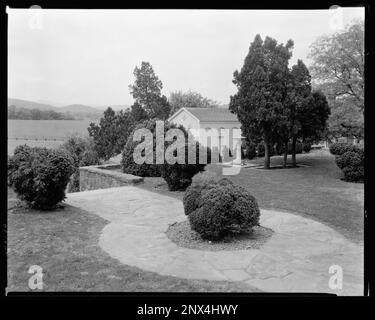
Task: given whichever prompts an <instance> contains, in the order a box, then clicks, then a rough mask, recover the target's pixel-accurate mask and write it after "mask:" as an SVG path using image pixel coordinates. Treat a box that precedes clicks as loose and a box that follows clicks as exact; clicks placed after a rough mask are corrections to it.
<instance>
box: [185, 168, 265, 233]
mask: <svg viewBox="0 0 375 320" xmlns="http://www.w3.org/2000/svg"><path fill="white" fill-rule="evenodd" d="M183 204H184V210H185V214H186V215H187V216H188V219H189V222H190V225H191V228H192V229H193V230H195V231H196V232H198V233H199V234H200V235H201V237H202V238H204V239H209V240H219V239H222V238H223V237H225V236H228V235H233V234H239V233H243V232H249V231H251V229H252V227H254V226H256V225H259V216H260V211H259V207H258V203H257V201H256V199H255V198H254V197H253V196H252V195H251V194H250V193H249V192H248V191H247V190H246V189H244V188H242V187H240V186H237V185H235V184H233V183H232V182H231V181H230V180H228V179H226V178H222V179H220V180H218V179H216V178H214V177H210V176H208V177H206V176H205V175H202V176H200V177H199V179H194V181H193V183H192V185H191V186H190V187H189V188H188V189H187V190H186V192H185V195H184V199H183Z"/></svg>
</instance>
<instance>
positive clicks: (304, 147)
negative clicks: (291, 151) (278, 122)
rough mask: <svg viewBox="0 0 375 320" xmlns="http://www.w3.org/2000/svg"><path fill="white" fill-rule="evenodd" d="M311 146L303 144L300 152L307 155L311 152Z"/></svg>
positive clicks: (306, 143)
mask: <svg viewBox="0 0 375 320" xmlns="http://www.w3.org/2000/svg"><path fill="white" fill-rule="evenodd" d="M311 146H312V144H311V143H310V142H304V143H303V145H302V150H303V152H305V153H309V152H310V151H311Z"/></svg>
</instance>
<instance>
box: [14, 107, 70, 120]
mask: <svg viewBox="0 0 375 320" xmlns="http://www.w3.org/2000/svg"><path fill="white" fill-rule="evenodd" d="M8 119H10V120H75V118H74V117H73V116H72V115H70V114H66V113H62V112H56V111H53V110H39V109H26V108H18V107H16V106H14V105H11V106H9V107H8Z"/></svg>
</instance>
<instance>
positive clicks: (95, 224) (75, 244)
mask: <svg viewBox="0 0 375 320" xmlns="http://www.w3.org/2000/svg"><path fill="white" fill-rule="evenodd" d="M106 224H107V221H106V220H104V219H102V218H100V217H98V216H95V215H93V214H90V213H88V212H85V211H82V210H79V209H77V208H74V207H71V206H67V205H65V206H63V207H62V208H60V209H58V210H57V211H54V212H51V211H50V212H49V211H46V212H42V211H38V210H32V209H28V208H27V207H25V206H23V205H20V202H19V201H18V200H17V199H16V198H15V194H14V192H13V191H12V190H11V189H8V241H7V247H8V255H7V256H8V286H7V292H12V291H31V290H30V289H29V287H28V281H29V278H30V276H31V274H28V270H29V268H30V266H32V265H39V266H40V267H42V268H43V274H44V275H43V285H44V286H43V289H42V290H43V291H99V292H109V291H112V292H145V291H154V292H254V291H258V290H257V289H255V288H253V287H250V286H247V285H245V284H243V283H237V282H225V281H201V280H185V279H179V278H176V277H169V276H161V275H158V274H157V273H153V272H146V271H143V270H140V269H138V268H136V267H132V266H127V265H123V264H121V263H120V262H119V261H117V260H115V259H113V258H111V257H110V256H109V255H108V254H106V253H105V252H104V251H103V250H101V249H100V248H99V247H98V238H99V235H100V232H101V230H102V229H103V227H104V226H105V225H106Z"/></svg>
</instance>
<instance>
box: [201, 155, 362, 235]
mask: <svg viewBox="0 0 375 320" xmlns="http://www.w3.org/2000/svg"><path fill="white" fill-rule="evenodd" d="M251 162H252V163H258V164H262V163H263V159H256V160H253V161H251ZM298 163H300V164H304V165H307V167H298V168H286V169H273V170H264V169H255V168H243V169H241V172H240V174H239V175H235V176H226V177H227V178H229V179H231V180H232V181H233V182H235V183H237V184H239V185H241V186H243V187H245V188H246V189H247V190H249V191H250V192H251V193H252V194H253V195H254V196H255V197H256V199H257V200H258V203H259V205H260V207H262V208H265V209H279V210H280V209H281V210H286V211H290V212H294V213H297V214H300V215H303V216H306V217H309V218H312V219H315V220H317V221H320V222H323V223H325V224H327V225H329V226H331V227H332V228H334V229H336V230H337V231H339V232H340V233H342V234H343V235H344V236H345V237H347V238H349V239H351V240H353V241H355V242H362V241H363V229H364V225H363V222H364V220H363V216H364V186H363V184H362V183H350V182H345V181H342V180H341V179H342V178H343V174H342V172H341V170H340V169H339V168H338V167H337V166H336V163H335V157H334V156H332V155H331V154H330V153H329V151H328V150H319V151H312V152H311V153H308V154H300V155H297V164H298ZM281 164H282V156H277V157H272V158H271V165H272V166H277V165H281ZM208 170H209V171H214V172H216V173H217V174H219V175H221V170H222V168H221V167H220V166H217V165H210V166H208Z"/></svg>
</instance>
